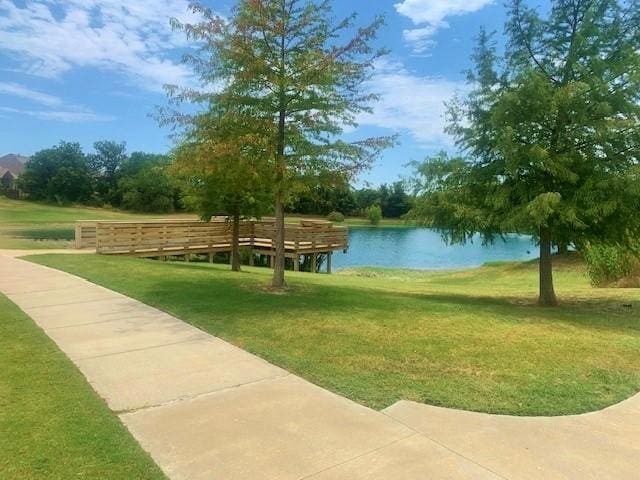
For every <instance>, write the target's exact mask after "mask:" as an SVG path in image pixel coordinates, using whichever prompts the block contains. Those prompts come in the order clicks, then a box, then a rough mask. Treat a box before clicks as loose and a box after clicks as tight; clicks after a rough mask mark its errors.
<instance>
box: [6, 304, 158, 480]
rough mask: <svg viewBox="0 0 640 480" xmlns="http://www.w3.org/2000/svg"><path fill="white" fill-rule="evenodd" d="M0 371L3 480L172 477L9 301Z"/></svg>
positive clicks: (120, 479) (40, 331)
mask: <svg viewBox="0 0 640 480" xmlns="http://www.w3.org/2000/svg"><path fill="white" fill-rule="evenodd" d="M0 365H1V368H0V432H1V433H0V452H1V453H0V478H3V479H7V480H8V479H21V480H31V479H48V480H50V479H54V480H55V479H59V480H70V479H74V478H86V479H100V480H110V479H113V480H122V479H127V480H143V479H144V480H146V479H149V480H154V479H164V478H165V477H164V475H163V474H162V473H161V471H160V469H159V468H158V467H157V466H156V465H155V463H154V462H153V461H152V460H151V458H150V457H149V456H148V455H147V454H146V453H145V452H144V451H143V450H142V448H141V447H140V446H139V445H138V444H137V442H136V441H135V440H134V439H133V437H131V436H130V434H129V432H128V431H127V430H126V429H125V427H124V426H123V425H122V424H121V423H120V420H119V419H118V418H117V417H116V416H115V415H113V414H112V413H111V412H110V411H109V409H108V408H107V406H106V405H105V404H104V403H103V402H102V400H100V398H98V396H97V395H96V394H95V392H94V391H93V390H92V389H91V387H90V386H89V384H88V383H87V382H86V381H85V379H84V377H83V376H82V375H81V374H80V372H79V371H78V370H77V369H76V368H75V366H74V365H73V364H72V363H71V362H70V361H69V360H68V359H67V358H66V357H65V356H64V355H63V354H62V353H61V352H60V351H59V350H58V348H57V347H56V346H55V345H54V344H53V342H51V341H50V340H49V339H48V338H47V336H46V335H45V334H44V332H42V330H40V329H39V328H38V327H37V326H36V325H35V324H34V323H33V322H32V321H31V319H29V318H28V317H27V316H26V315H25V314H24V313H22V312H21V311H20V310H19V309H18V308H17V307H16V306H15V305H13V304H12V303H11V302H10V301H9V300H8V299H7V298H6V297H4V296H2V295H0Z"/></svg>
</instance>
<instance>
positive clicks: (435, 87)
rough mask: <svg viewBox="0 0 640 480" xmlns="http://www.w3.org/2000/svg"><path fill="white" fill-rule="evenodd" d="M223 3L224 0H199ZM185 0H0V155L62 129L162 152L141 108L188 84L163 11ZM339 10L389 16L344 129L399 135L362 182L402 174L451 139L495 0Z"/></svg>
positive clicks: (403, 2)
mask: <svg viewBox="0 0 640 480" xmlns="http://www.w3.org/2000/svg"><path fill="white" fill-rule="evenodd" d="M206 3H207V4H208V5H210V6H211V7H212V8H214V9H215V10H216V11H218V12H220V13H221V14H225V13H228V11H229V7H230V5H231V2H230V1H216V0H209V1H207V2H206ZM186 7H187V1H186V0H154V1H149V0H126V1H125V0H64V1H62V0H0V155H2V154H5V153H20V154H23V155H31V154H33V153H34V152H35V151H37V150H39V149H41V148H45V147H48V146H51V145H53V144H56V143H57V142H58V141H60V140H68V141H78V142H80V143H81V144H82V145H83V147H84V148H85V149H86V150H90V149H91V145H92V144H93V142H94V141H96V140H102V139H113V140H118V141H126V142H127V145H128V149H129V151H135V150H144V151H149V152H165V151H167V150H168V149H169V148H170V147H171V141H170V139H169V138H168V132H167V131H166V130H162V129H160V128H159V127H158V126H157V124H156V122H155V120H153V119H152V118H150V117H149V113H151V112H153V110H154V107H155V106H156V105H162V104H164V103H165V97H164V94H163V92H162V85H163V84H164V83H177V84H186V83H188V82H189V81H190V73H189V71H188V69H186V68H185V67H184V66H182V65H181V64H180V62H179V52H180V51H181V50H182V49H183V48H184V47H185V41H184V39H183V38H182V37H181V36H180V35H178V34H175V33H173V32H171V29H170V28H169V24H168V21H169V18H170V17H178V18H182V19H188V13H187V8H186ZM334 8H335V12H336V16H343V15H345V14H347V13H350V12H351V11H357V12H360V21H361V22H363V23H364V22H367V21H368V20H370V19H371V18H372V17H373V15H375V14H378V13H383V14H385V15H386V21H387V25H386V27H385V28H384V29H383V31H382V32H381V35H380V39H379V42H380V43H381V44H383V45H385V46H386V47H387V48H388V49H390V51H391V53H390V55H389V56H388V57H387V58H386V59H385V60H384V61H382V62H380V65H379V66H378V69H377V70H376V74H375V75H374V78H373V79H372V81H371V82H370V85H367V88H371V89H372V90H374V91H376V92H378V93H380V94H381V95H382V99H381V101H380V102H379V103H378V104H376V105H375V107H374V109H375V111H374V113H373V114H371V115H364V116H363V117H362V118H361V119H360V123H361V126H360V128H359V129H358V130H357V131H355V132H350V133H349V138H358V137H366V136H371V135H379V134H383V135H386V134H389V133H397V134H399V136H400V142H401V145H400V146H399V147H397V148H394V149H393V150H389V151H387V152H385V153H384V155H383V157H382V158H381V159H380V160H379V162H378V163H377V164H376V165H375V166H374V168H373V169H372V170H371V171H370V172H367V173H364V174H363V175H362V176H361V178H360V181H359V183H360V184H362V183H364V182H370V183H373V184H379V183H382V182H391V181H395V180H397V179H398V178H399V177H400V176H401V175H404V174H406V173H407V170H406V169H405V168H404V165H405V164H406V163H407V162H409V161H411V160H419V159H422V158H424V157H426V156H428V155H430V154H432V153H434V152H436V151H438V150H441V149H445V150H452V149H453V146H452V144H451V139H450V138H448V137H447V136H446V135H445V134H444V132H443V126H444V120H443V118H442V115H443V111H444V107H443V102H444V101H445V100H447V99H448V98H450V97H451V96H452V95H453V94H454V93H455V92H456V91H461V90H463V89H464V88H465V83H464V74H463V71H464V70H465V69H466V68H468V67H469V56H470V54H471V51H472V49H473V45H474V40H473V39H474V37H475V36H476V35H477V33H478V30H479V28H480V26H481V25H484V26H486V27H487V28H488V29H490V30H493V29H495V30H498V31H499V32H502V28H503V23H504V8H503V6H502V1H500V0H498V1H493V0H376V1H372V0H351V1H343V0H335V1H334Z"/></svg>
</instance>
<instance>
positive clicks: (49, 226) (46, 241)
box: [0, 197, 195, 249]
mask: <svg viewBox="0 0 640 480" xmlns="http://www.w3.org/2000/svg"><path fill="white" fill-rule="evenodd" d="M168 216H169V217H179V218H190V217H194V216H193V215H188V214H178V215H168ZM158 217H160V218H165V217H167V215H140V214H135V213H130V212H122V211H118V210H108V209H104V208H91V207H61V206H57V205H47V204H42V203H36V202H26V201H19V200H11V199H8V198H5V197H0V248H7V249H47V248H70V247H72V246H73V239H74V235H75V230H74V228H75V227H74V223H75V222H76V221H77V220H131V219H142V220H144V219H148V218H158ZM194 218H195V217H194Z"/></svg>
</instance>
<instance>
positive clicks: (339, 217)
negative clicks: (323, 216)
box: [327, 212, 344, 223]
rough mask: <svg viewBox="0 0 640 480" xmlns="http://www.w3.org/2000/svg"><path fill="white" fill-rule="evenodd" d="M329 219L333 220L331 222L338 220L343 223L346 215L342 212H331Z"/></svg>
mask: <svg viewBox="0 0 640 480" xmlns="http://www.w3.org/2000/svg"><path fill="white" fill-rule="evenodd" d="M327 220H329V221H331V222H338V223H342V222H344V215H343V214H341V213H340V212H331V213H330V214H329V215H328V216H327Z"/></svg>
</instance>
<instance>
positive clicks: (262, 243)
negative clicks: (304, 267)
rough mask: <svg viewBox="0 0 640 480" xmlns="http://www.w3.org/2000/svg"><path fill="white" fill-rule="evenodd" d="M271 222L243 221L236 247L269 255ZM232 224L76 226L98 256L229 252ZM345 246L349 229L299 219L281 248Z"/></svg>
mask: <svg viewBox="0 0 640 480" xmlns="http://www.w3.org/2000/svg"><path fill="white" fill-rule="evenodd" d="M275 238H276V228H275V223H274V222H269V221H243V222H242V223H241V225H240V245H241V246H243V247H251V248H252V249H253V250H254V251H258V252H263V253H265V254H270V253H272V251H273V249H274V248H275ZM231 241H232V225H231V223H228V222H224V221H215V222H193V221H169V220H158V221H146V222H111V221H109V222H102V221H95V222H78V223H77V224H76V247H77V248H95V249H96V251H97V252H98V253H101V254H109V255H114V254H121V255H135V256H166V255H181V254H188V253H213V252H228V251H230V250H231ZM347 248H348V231H347V229H346V228H344V227H335V226H333V224H331V223H330V222H318V221H303V222H301V223H300V224H287V225H286V227H285V249H286V251H287V253H289V254H291V255H306V254H315V253H329V252H333V251H336V250H346V249H347Z"/></svg>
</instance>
